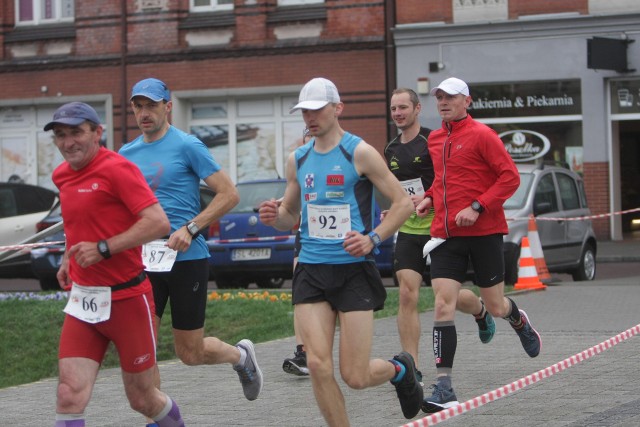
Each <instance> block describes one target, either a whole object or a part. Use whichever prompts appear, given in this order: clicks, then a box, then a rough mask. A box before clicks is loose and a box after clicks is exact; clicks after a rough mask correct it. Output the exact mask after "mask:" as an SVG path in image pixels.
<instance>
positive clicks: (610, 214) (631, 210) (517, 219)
mask: <svg viewBox="0 0 640 427" xmlns="http://www.w3.org/2000/svg"><path fill="white" fill-rule="evenodd" d="M631 212H640V208H635V209H627V210H626V211H618V212H610V213H604V214H597V215H585V216H575V217H571V218H552V217H539V216H537V217H535V219H536V221H579V220H585V219H598V218H606V217H610V216H613V215H622V214H627V213H631ZM521 220H527V221H528V220H529V217H526V218H507V221H521Z"/></svg>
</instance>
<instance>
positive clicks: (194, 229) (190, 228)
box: [187, 222, 198, 236]
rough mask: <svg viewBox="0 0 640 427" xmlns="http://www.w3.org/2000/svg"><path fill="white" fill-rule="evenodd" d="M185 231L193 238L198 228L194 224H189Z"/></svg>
mask: <svg viewBox="0 0 640 427" xmlns="http://www.w3.org/2000/svg"><path fill="white" fill-rule="evenodd" d="M187 230H189V233H190V234H191V235H192V236H193V235H194V234H196V233H197V232H198V226H197V225H196V223H195V222H190V223H189V224H187Z"/></svg>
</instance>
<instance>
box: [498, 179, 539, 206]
mask: <svg viewBox="0 0 640 427" xmlns="http://www.w3.org/2000/svg"><path fill="white" fill-rule="evenodd" d="M532 181H533V174H531V173H521V174H520V186H519V187H518V189H517V190H516V192H515V193H513V195H512V196H511V197H509V198H508V199H507V201H506V202H504V205H503V207H504V208H505V209H520V208H522V207H523V206H524V204H525V203H526V201H527V195H528V194H529V187H531V182H532Z"/></svg>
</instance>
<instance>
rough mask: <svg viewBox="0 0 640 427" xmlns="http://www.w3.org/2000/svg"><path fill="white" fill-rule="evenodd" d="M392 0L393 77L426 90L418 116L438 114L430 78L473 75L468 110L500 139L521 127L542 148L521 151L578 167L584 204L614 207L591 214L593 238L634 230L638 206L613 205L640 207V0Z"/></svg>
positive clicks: (432, 118)
mask: <svg viewBox="0 0 640 427" xmlns="http://www.w3.org/2000/svg"><path fill="white" fill-rule="evenodd" d="M427 3H428V5H429V7H425V5H426V4H427ZM397 5H398V8H397V9H398V10H397V23H396V25H395V27H394V29H393V34H394V43H395V53H396V64H397V65H396V69H397V82H398V85H402V86H409V87H413V88H418V89H419V90H421V91H422V92H423V95H424V96H423V99H422V103H423V109H422V111H423V112H424V113H425V115H424V117H423V123H424V124H425V125H427V126H429V127H434V126H439V117H438V115H437V112H436V108H435V102H434V101H433V100H431V99H429V98H430V97H428V96H427V95H426V93H427V92H428V91H427V90H426V88H427V87H428V86H430V85H437V84H438V83H439V82H440V81H442V80H444V79H445V78H447V77H450V76H456V77H459V78H462V79H463V80H465V81H467V82H468V83H469V84H470V88H471V95H472V98H473V100H474V102H473V103H472V108H471V111H470V113H471V115H472V116H473V117H474V118H476V119H479V120H481V121H483V122H485V123H486V124H488V125H489V126H490V127H492V128H493V129H495V130H496V131H497V132H498V133H499V134H500V135H501V136H502V139H503V141H504V142H505V145H506V146H507V148H509V144H513V141H512V139H514V138H513V136H514V135H515V134H517V135H518V138H519V140H518V142H519V143H520V144H522V143H524V144H528V145H529V146H530V147H531V148H532V150H533V151H535V152H536V153H537V154H540V156H539V157H538V158H537V159H533V157H534V156H529V158H525V159H523V161H540V160H542V159H543V160H555V161H561V162H565V163H567V164H568V165H569V166H570V167H571V168H572V169H574V170H576V171H578V172H580V173H582V174H583V176H584V180H585V187H586V192H587V197H588V199H589V205H590V207H591V210H592V212H593V213H594V214H610V213H615V214H614V215H611V216H607V217H605V218H602V219H596V220H595V221H594V228H595V229H596V233H597V234H598V236H599V237H600V238H601V239H609V238H613V239H621V238H623V232H625V233H626V232H627V231H631V226H630V224H631V219H632V218H633V217H635V218H640V214H639V213H637V212H636V213H630V214H625V215H620V214H619V212H620V211H622V210H631V209H635V208H638V207H640V192H638V189H637V188H638V182H640V102H639V99H640V73H639V72H638V70H637V69H638V68H640V43H635V40H636V39H637V38H638V35H640V2H638V1H636V0H565V1H557V0H535V1H532V0H430V1H429V2H424V1H421V0H405V1H397ZM510 139H511V140H510ZM525 146H526V145H525ZM637 233H638V231H636V234H637ZM630 235H631V234H625V236H626V237H629V236H630Z"/></svg>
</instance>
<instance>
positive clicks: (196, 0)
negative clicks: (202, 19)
mask: <svg viewBox="0 0 640 427" xmlns="http://www.w3.org/2000/svg"><path fill="white" fill-rule="evenodd" d="M189 8H190V10H191V11H192V12H215V11H220V10H232V9H233V0H189Z"/></svg>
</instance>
